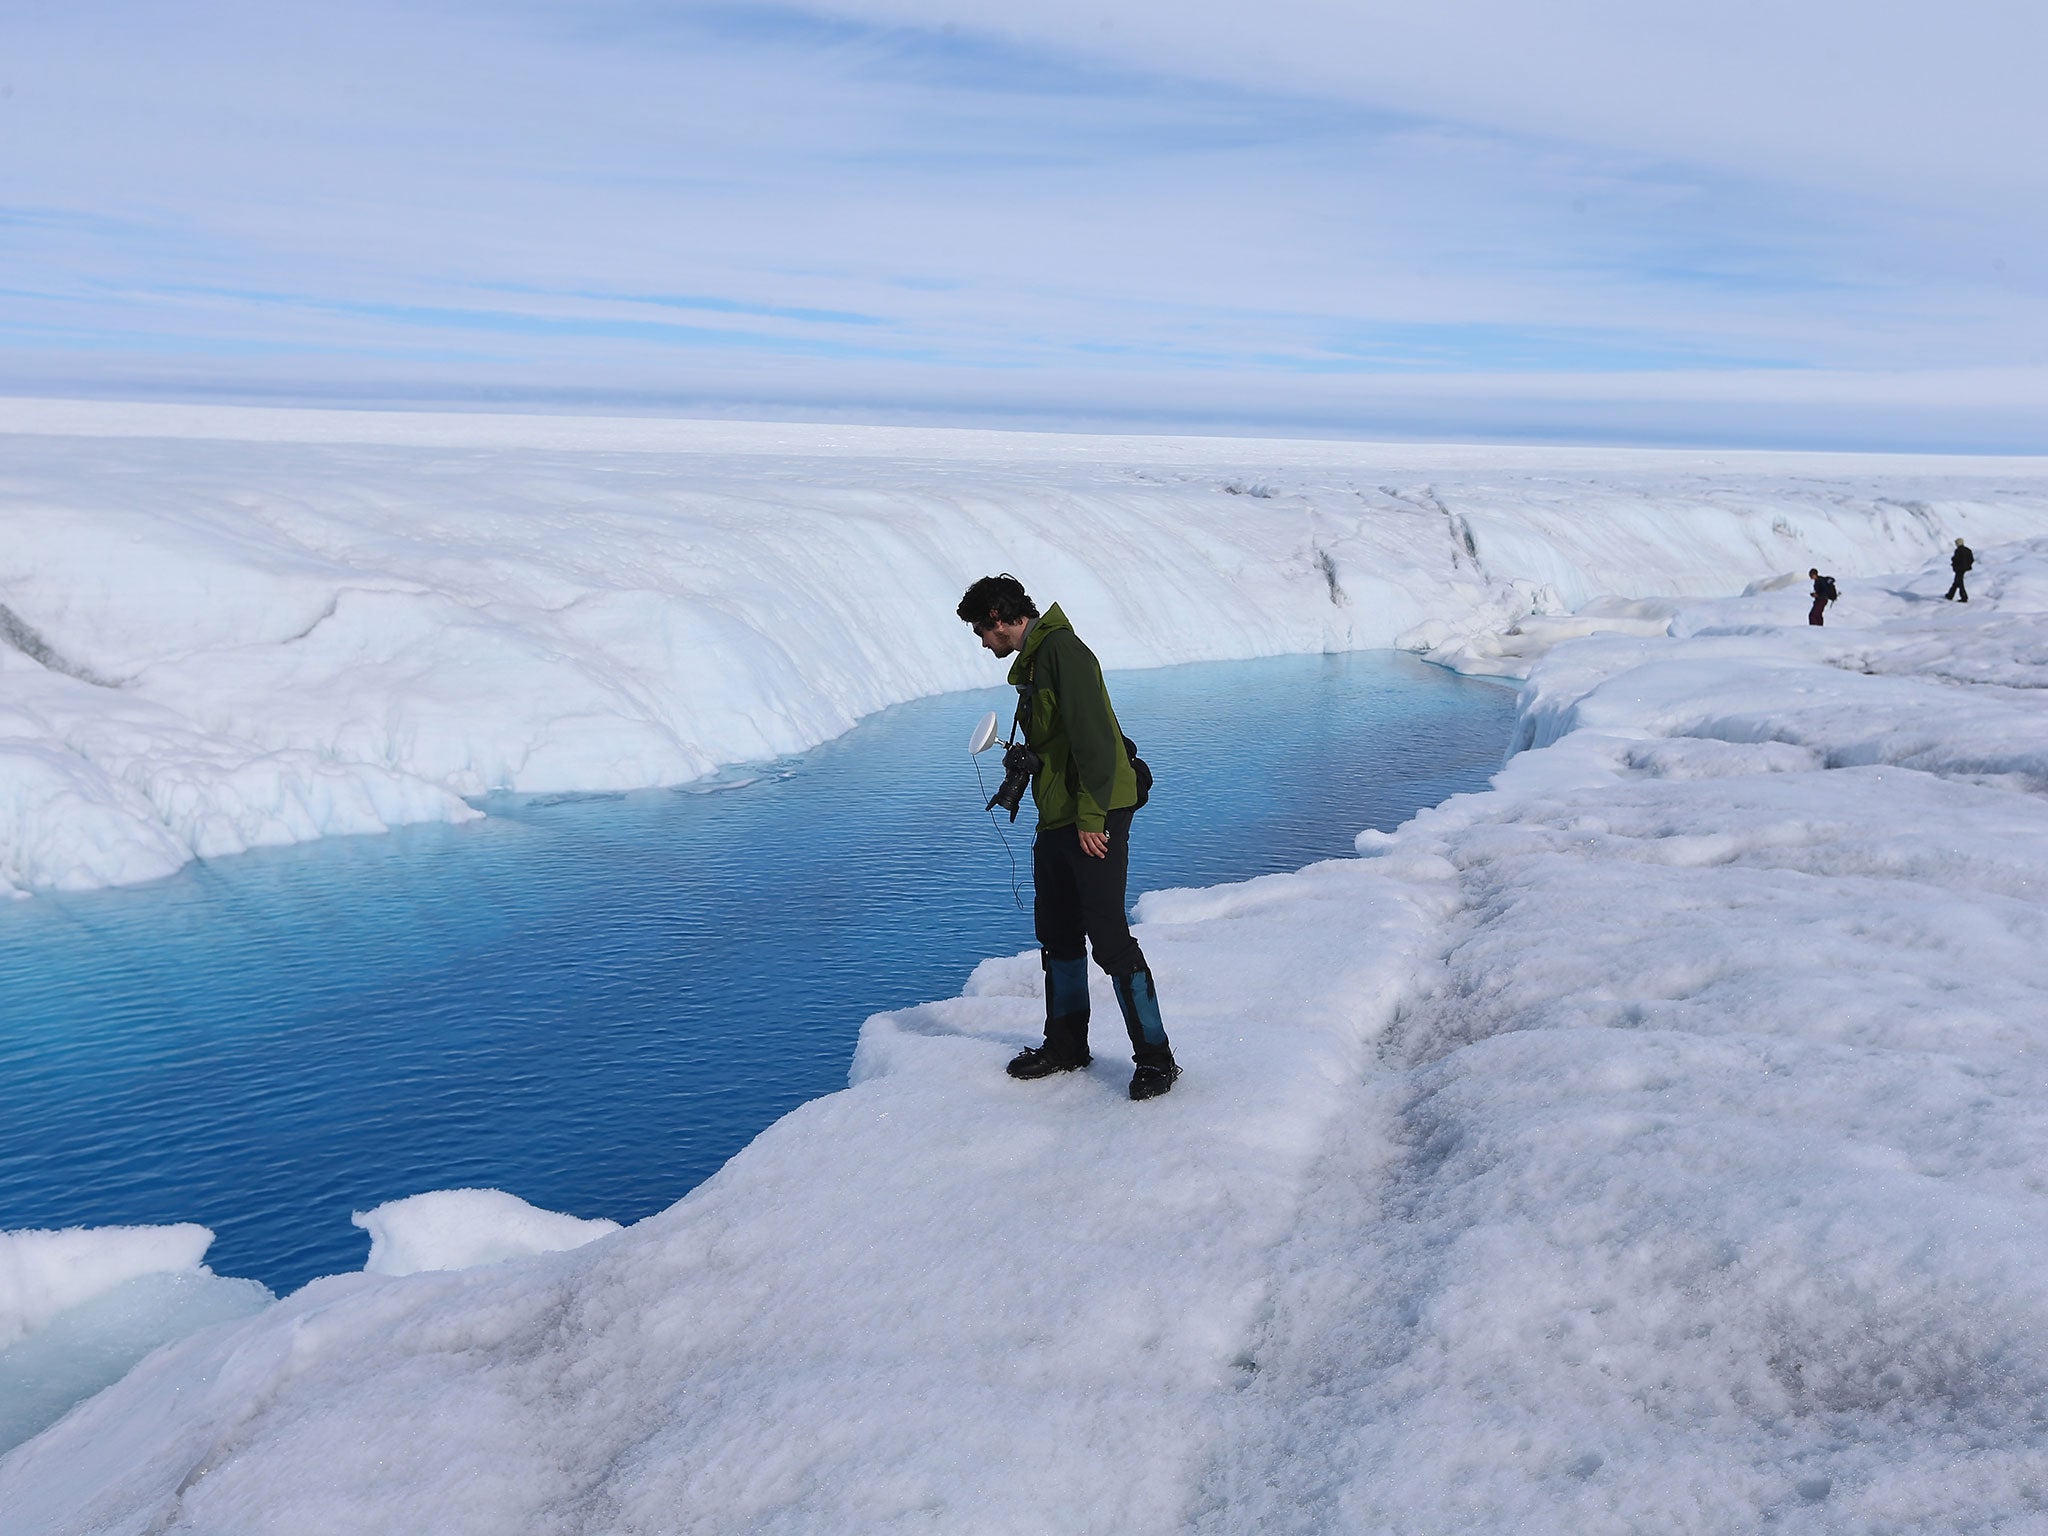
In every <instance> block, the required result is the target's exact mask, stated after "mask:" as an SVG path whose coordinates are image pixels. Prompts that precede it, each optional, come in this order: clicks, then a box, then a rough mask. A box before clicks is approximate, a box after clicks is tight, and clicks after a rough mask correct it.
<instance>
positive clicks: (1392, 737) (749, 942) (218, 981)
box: [0, 652, 1514, 1292]
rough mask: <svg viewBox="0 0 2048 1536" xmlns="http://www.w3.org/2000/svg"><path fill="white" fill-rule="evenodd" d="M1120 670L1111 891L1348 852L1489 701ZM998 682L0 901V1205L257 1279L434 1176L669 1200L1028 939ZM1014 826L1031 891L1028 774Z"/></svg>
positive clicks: (1444, 783)
mask: <svg viewBox="0 0 2048 1536" xmlns="http://www.w3.org/2000/svg"><path fill="white" fill-rule="evenodd" d="M1111 690H1112V693H1113V694H1114V696H1115V699H1116V703H1117V711H1118V714H1119V715H1120V717H1121V718H1122V721H1123V724H1124V728H1125V729H1126V730H1127V731H1128V732H1129V733H1130V735H1131V736H1132V737H1134V738H1135V739H1136V740H1137V742H1138V744H1139V748H1140V750H1141V751H1142V752H1143V753H1144V755H1145V757H1146V759H1147V760H1148V761H1149V762H1150V763H1151V764H1152V767H1153V769H1154V772H1155V773H1156V774H1157V776H1158V784H1157V787H1156V789H1155V790H1154V794H1153V799H1152V803H1151V804H1150V805H1148V806H1147V807H1146V808H1145V809H1144V810H1143V811H1141V812H1139V814H1138V821H1137V828H1136V832H1135V834H1134V837H1133V851H1132V857H1131V895H1132V899H1133V900H1135V899H1136V897H1137V895H1138V894H1139V893H1140V892H1142V891H1145V890H1150V889H1158V888H1162V887H1167V886H1184V885H1209V884H1214V883H1216V882H1218V881H1225V880H1237V879H1243V878H1246V877H1249V876H1252V875H1258V874H1266V873H1270V872H1272V871H1275V870H1282V869H1293V868H1296V867H1298V866H1300V865H1302V864H1305V863H1308V862H1311V861H1313V860H1316V859H1321V858H1331V857H1339V856H1344V855H1348V854H1350V853H1351V850H1352V838H1353V836H1354V835H1355V834H1356V833H1357V832H1358V831H1359V830H1360V829H1361V828H1364V827H1379V828H1383V829H1384V828H1392V827H1394V826H1396V825H1398V824H1399V823H1401V822H1402V821H1404V820H1406V819H1407V818H1408V817H1409V816H1411V815H1412V814H1413V813H1414V812H1415V811H1416V810H1417V809H1419V808H1421V807H1423V806H1427V805H1432V804H1435V803H1436V802H1438V801H1440V800H1442V799H1444V798H1445V797H1446V796H1449V795H1452V794H1455V793H1458V792H1459V791H1463V790H1472V789H1478V788H1482V787H1484V785H1485V782H1486V780H1487V778H1488V776H1489V775H1490V774H1491V773H1492V772H1493V771H1494V770H1495V769H1496V768H1498V767H1499V765H1500V761H1501V755H1502V753H1503V751H1504V750H1505V748H1506V745H1507V741H1508V735H1509V727H1510V724H1511V719H1512V715H1513V710H1514V694H1513V693H1512V691H1510V690H1509V689H1507V688H1504V687H1501V686H1499V685H1496V684H1491V683H1486V682H1478V681H1473V680H1469V679H1463V678H1458V677H1455V676H1452V675H1451V674H1449V673H1446V672H1442V671H1440V670H1438V669H1436V668H1433V667H1429V666H1426V665H1424V664H1423V663H1421V662H1418V661H1415V660H1413V659H1412V658H1409V657H1404V656H1398V655H1393V654H1390V653H1384V652H1369V653H1359V654H1351V655H1342V656H1311V657H1286V658H1279V659H1274V660H1267V661H1252V662H1232V663H1220V664H1219V663H1205V664H1201V665H1195V666H1185V667H1172V668H1166V669H1163V670H1159V671H1148V672H1128V673H1117V674H1112V677H1111ZM1014 699H1015V695H1014V694H1013V693H1011V692H1009V691H1008V690H1004V689H991V690H989V691H988V692H986V693H971V694H952V695H948V696H946V697H943V698H937V699H926V700H921V701H919V702H917V703H913V704H906V705H902V706H900V707H898V708H895V709H891V710H887V711H885V712H884V713H882V714H880V715H877V716H875V717H874V718H872V719H871V720H869V721H867V722H865V723H864V724H862V725H861V726H859V727H858V728H857V729H855V730H853V731H851V732H849V733H848V734H847V735H845V736H843V737H841V738H840V739H839V740H837V741H834V742H831V743H829V744H827V745H825V746H822V747H819V748H818V749H816V750H815V751H812V752H808V753H805V754H804V755H803V756H802V757H799V758H795V759H792V760H789V761H785V762H778V763H774V764H768V765H761V766H757V767H754V768H751V769H747V770H744V771H736V772H731V773H727V774H724V775H721V776H719V778H718V779H717V780H716V781H714V782H708V783H700V784H697V785H692V786H689V787H687V788H685V789H680V790H661V791H644V792H639V793H635V794H627V795H589V796H559V797H509V796H508V797H499V798H495V799H491V800H487V801H485V802H482V804H483V808H484V809H485V810H487V811H488V812H489V813H490V817H489V819H488V820H486V821H481V822H476V823H473V824H471V825H468V826H461V827H444V826H428V827H409V828H403V829H400V830H398V831H396V832H394V833H392V834H391V835H389V836H387V837H359V838H337V839H333V840H330V841H327V842H323V843H316V844H311V845H307V846H304V847H299V848H288V849H277V850H269V851H264V852H258V853H253V854H247V855H244V856H242V857H239V858H231V859H222V860H218V861H215V862H212V863H205V864H196V865H193V866H191V867H189V868H188V869H186V870H184V871H183V872H181V873H180V874H178V875H176V876H174V877H172V878H171V879H168V880H164V881H159V882H157V883H155V884H153V885H149V886H143V887H137V888H133V889H128V890H118V891H98V892H90V893H84V894H76V895H44V896H38V897H36V898H35V899H34V900H31V901H19V902H14V903H11V904H8V905H5V906H0V1106H4V1112H0V1229H6V1228H20V1227H58V1226H81V1225H86V1226H98V1225H109V1224H117V1223H119V1224H127V1223H152V1222H172V1221H197V1222H203V1223H205V1224H206V1225H208V1226H210V1227H212V1228H214V1230H215V1231H216V1233H217V1234H218V1240H217V1242H216V1243H215V1245H214V1247H213V1249H212V1251H211V1253H210V1254H209V1255H208V1262H209V1263H210V1264H211V1265H212V1267H213V1268H214V1269H215V1270H216V1271H217V1272H219V1273H221V1274H228V1275H246V1276H251V1277H253V1278H255V1279H259V1280H262V1281H264V1282H265V1283H267V1284H268V1285H270V1286H271V1287H272V1288H273V1289H275V1290H278V1291H280V1292H282V1291H284V1290H287V1289H290V1288H292V1287H295V1286H297V1285H299V1284H301V1283H303V1282H304V1281H306V1280H308V1279H311V1278H313V1277H314V1276H316V1275H321V1274H329V1273H334V1272H338V1271H341V1270H348V1269H359V1268H361V1267H362V1263H363V1258H364V1254H365V1252H366V1249H367V1242H368V1239H367V1238H366V1236H365V1235H364V1234H363V1233H362V1232H361V1231H359V1230H357V1229H356V1228H355V1227H353V1226H351V1225H350V1223H349V1213H350V1212H351V1211H358V1210H366V1209H368V1208H369V1207H371V1206H373V1205H376V1204H378V1203H380V1202H382V1201H386V1200H391V1199H396V1198H398V1197H400V1196H404V1195H412V1194H418V1193H420V1192H422V1191H425V1190H432V1189H450V1188H457V1187H462V1186H487V1187H494V1188H499V1189H506V1190H510V1191H511V1192H512V1193H514V1194H516V1195H518V1196H520V1197H521V1198H522V1199H525V1200H529V1201H532V1202H533V1203H534V1204H536V1205H540V1206H545V1207H548V1208H550V1209H554V1210H560V1211H569V1212H572V1213H574V1214H576V1215H579V1216H610V1217H613V1218H615V1219H617V1220H620V1221H633V1220H637V1219H638V1218H640V1217H642V1216H646V1215H648V1214H650V1213H652V1212H654V1211H656V1210H659V1209H661V1208H662V1207H664V1206H666V1205H668V1204H670V1203H672V1202H673V1201H675V1200H676V1199H678V1198H679V1197H680V1196H681V1195H683V1194H684V1193H685V1192H686V1191H688V1190H689V1189H690V1188H691V1187H692V1186H694V1185H696V1184H697V1183H699V1182H700V1181H701V1180H703V1179H704V1178H706V1177H707V1176H708V1175H710V1174H711V1173H712V1172H714V1171H715V1170H716V1169H717V1168H718V1166H719V1165H720V1164H721V1163H723V1162H724V1161H725V1159H726V1158H728V1157H730V1156H731V1155H732V1154H733V1153H734V1152H736V1151H737V1150H739V1148H740V1147H742V1146H744V1145H745V1144H746V1142H747V1141H748V1140H750V1139H751V1138H752V1137H753V1136H754V1135H755V1134H756V1133H757V1132H759V1131H760V1130H761V1129H762V1128H763V1127H764V1126H766V1125H768V1124H769V1123H770V1122H771V1121H773V1120H774V1119H776V1118H777V1117H778V1116H780V1115H782V1114H783V1113H785V1112H786V1111H788V1110H789V1109H791V1108H793V1107H794V1106H796V1105H797V1104H799V1103H802V1102H803V1101H804V1100H806V1099H809V1098H814V1097H816V1096H817V1095H819V1094H823V1093H829V1092H831V1091H833V1090H835V1089H838V1088H841V1087H844V1086H845V1082H846V1070H847V1066H848V1063H849V1061H850V1060H851V1057H852V1053H853V1047H854V1042H855V1039H856V1037H857V1035H858V1034H859V1030H860V1025H861V1021H862V1020H863V1019H864V1018H866V1017H867V1016H868V1015H869V1014H871V1013H874V1012H877V1011H880V1010H882V1009H887V1008H897V1007H903V1006H907V1005H909V1004H911V1003H915V1002H920V1001H923V1000H926V999H930V998H936V997H946V996H951V995H953V994H955V993H957V992H958V991H959V989H960V987H961V985H962V984H963V983H964V982H965V981H966V979H967V975H968V973H969V972H970V971H971V970H972V969H973V968H974V965H975V963H976V962H977V961H979V960H981V959H983V958H985V957H987V956H989V955H997V954H1012V953H1015V952H1017V951H1020V950H1024V949H1028V948H1030V947H1031V945H1032V942H1033V940H1032V935H1031V920H1030V917H1029V915H1028V910H1020V908H1019V906H1018V905H1017V904H1016V902H1015V901H1014V900H1013V896H1012V863H1011V858H1010V857H1009V856H1007V855H1006V853H1005V848H1004V843H1003V841H1002V839H1001V838H999V836H998V834H997V832H996V830H995V829H994V828H993V827H992V826H991V824H990V818H989V817H988V816H986V815H985V814H983V812H982V809H981V806H982V801H983V799H984V798H985V796H986V793H987V790H992V789H993V788H994V787H995V783H994V781H995V778H996V777H998V776H999V775H1000V772H1001V770H1000V767H999V765H998V763H997V761H996V759H997V757H998V755H999V754H997V753H993V752H992V753H990V754H988V755H987V756H986V757H984V758H982V759H981V760H980V761H981V763H982V765H983V771H984V774H985V775H986V776H987V777H988V784H987V788H986V790H985V789H984V788H983V787H982V786H981V785H979V784H978V783H977V780H976V774H975V769H974V766H973V760H972V759H970V758H969V757H968V755H967V751H966V744H967V736H968V733H969V730H970V729H971V727H972V726H973V724H974V722H975V720H976V719H977V718H978V717H979V716H980V715H981V714H982V713H983V712H984V711H986V710H989V709H996V710H998V711H1000V712H1001V713H1002V715H1003V717H1004V718H1005V719H1006V720H1007V718H1008V715H1009V710H1010V706H1011V703H1012V702H1013V701H1014ZM1005 830H1006V831H1007V833H1008V838H1009V847H1010V851H1011V853H1013V854H1014V857H1015V861H1016V864H1015V870H1016V885H1017V888H1018V889H1019V890H1020V891H1021V893H1022V896H1023V902H1024V908H1025V909H1028V907H1029V901H1030V858H1029V855H1030V832H1031V811H1030V809H1029V805H1028V802H1027V806H1026V809H1025V812H1024V815H1023V817H1022V818H1020V820H1019V821H1018V823H1017V824H1016V826H1014V827H1008V826H1006V827H1005ZM1163 990H1165V991H1166V995H1165V997H1164V999H1163V1000H1164V1002H1165V1005H1166V1012H1167V1020H1168V1024H1169V1027H1170V1026H1171V1022H1172V1012H1173V997H1172V995H1171V990H1170V987H1169V988H1167V989H1163ZM1112 1023H1113V1021H1112ZM1188 1067H1189V1070H1190V1071H1193V1072H1199V1071H1200V1070H1201V1063H1200V1061H1199V1060H1196V1061H1191V1062H1190V1063H1188ZM990 1070H991V1071H999V1070H1001V1066H1000V1063H999V1062H998V1061H996V1060H995V1059H994V1058H991V1060H990Z"/></svg>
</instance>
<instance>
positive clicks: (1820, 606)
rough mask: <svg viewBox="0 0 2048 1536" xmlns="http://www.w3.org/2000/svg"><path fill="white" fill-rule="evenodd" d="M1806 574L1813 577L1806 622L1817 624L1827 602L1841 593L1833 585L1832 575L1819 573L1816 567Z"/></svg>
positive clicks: (1830, 601)
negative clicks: (1811, 597)
mask: <svg viewBox="0 0 2048 1536" xmlns="http://www.w3.org/2000/svg"><path fill="white" fill-rule="evenodd" d="M1806 574H1807V575H1809V576H1811V577H1812V578H1813V607H1812V608H1811V609H1810V610H1809V611H1808V612H1807V615H1806V622H1807V623H1809V624H1814V625H1818V624H1819V623H1820V621H1821V620H1820V616H1821V615H1822V614H1823V613H1825V612H1826V611H1827V606H1828V604H1829V603H1832V602H1833V601H1834V600H1835V599H1836V598H1838V597H1840V596H1841V595H1842V594H1841V591H1840V589H1838V588H1837V587H1836V586H1835V578H1834V577H1832V576H1823V575H1821V573H1820V571H1819V570H1818V569H1817V568H1816V569H1814V570H1810V571H1808V572H1807V573H1806Z"/></svg>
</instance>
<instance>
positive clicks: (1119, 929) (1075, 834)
mask: <svg viewBox="0 0 2048 1536" xmlns="http://www.w3.org/2000/svg"><path fill="white" fill-rule="evenodd" d="M1131 816H1132V812H1130V811H1128V810H1124V811H1111V812H1110V813H1109V815H1108V817H1107V822H1108V825H1107V826H1106V827H1105V828H1104V829H1103V830H1104V831H1106V832H1107V833H1108V834H1109V851H1108V852H1107V853H1106V854H1104V855H1103V856H1102V857H1101V858H1099V859H1096V858H1091V857H1089V856H1088V855H1087V854H1085V853H1083V852H1082V851H1081V829H1080V828H1079V827H1055V828H1054V829H1053V830H1052V831H1050V832H1040V833H1039V834H1038V836H1037V838H1036V839H1034V840H1033V842H1032V844H1031V883H1032V887H1033V892H1034V895H1033V904H1032V918H1033V920H1034V922H1035V924H1036V926H1037V929H1038V943H1039V947H1040V948H1042V949H1043V950H1044V951H1045V953H1046V955H1047V957H1048V958H1050V959H1053V960H1079V959H1080V958H1081V957H1082V956H1083V955H1084V954H1086V953H1087V952H1088V949H1093V950H1094V951H1095V963H1096V964H1097V965H1099V966H1101V967H1102V968H1103V969H1104V970H1105V971H1107V972H1108V973H1109V974H1110V975H1112V976H1128V975H1130V974H1131V973H1132V972H1133V971H1142V970H1144V969H1145V952H1144V951H1143V950H1141V949H1140V948H1138V941H1137V940H1136V939H1134V938H1132V937H1131V923H1130V919H1129V918H1128V917H1127V916H1125V913H1124V888H1125V885H1126V883H1127V882H1128V881H1129V879H1130V873H1131ZM1084 939H1085V940H1086V941H1087V947H1086V948H1084V947H1083V943H1082V941H1083V940H1084Z"/></svg>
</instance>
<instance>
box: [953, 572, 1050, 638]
mask: <svg viewBox="0 0 2048 1536" xmlns="http://www.w3.org/2000/svg"><path fill="white" fill-rule="evenodd" d="M954 611H955V612H956V613H958V614H959V615H960V617H961V619H962V620H963V621H964V622H966V623H968V624H972V625H974V626H975V628H976V630H977V631H978V630H980V629H981V628H982V627H983V626H985V625H986V624H988V623H989V621H990V620H991V619H993V620H994V621H995V622H996V623H998V624H1014V623H1016V622H1017V621H1018V620H1019V619H1035V618H1037V617H1038V605H1037V604H1036V603H1034V602H1032V601H1031V594H1030V593H1029V592H1026V591H1025V590H1024V583H1023V582H1021V581H1019V580H1018V579H1017V578H1016V577H1014V576H1012V575H1011V574H1010V573H1009V572H1008V571H1005V572H1003V574H1002V575H1000V576H984V577H982V578H981V580H979V581H977V582H976V583H975V584H974V585H973V586H971V587H969V588H968V589H967V595H966V596H965V597H963V598H961V599H960V606H959V607H958V608H957V609H955V610H954Z"/></svg>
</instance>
